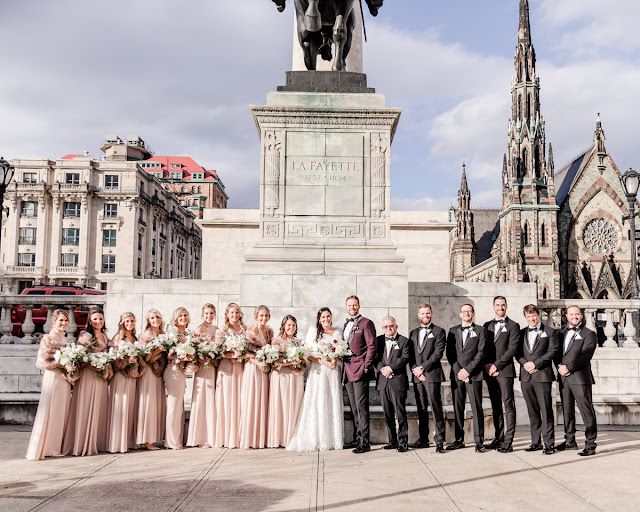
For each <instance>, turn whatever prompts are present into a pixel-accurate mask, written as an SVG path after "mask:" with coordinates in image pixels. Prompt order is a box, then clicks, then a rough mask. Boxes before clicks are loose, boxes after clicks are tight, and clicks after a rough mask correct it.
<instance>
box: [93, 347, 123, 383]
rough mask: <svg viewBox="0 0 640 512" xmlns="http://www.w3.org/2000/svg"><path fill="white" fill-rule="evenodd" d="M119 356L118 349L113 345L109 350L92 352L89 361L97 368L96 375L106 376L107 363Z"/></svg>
mask: <svg viewBox="0 0 640 512" xmlns="http://www.w3.org/2000/svg"><path fill="white" fill-rule="evenodd" d="M116 357H117V352H116V350H115V349H114V348H113V347H111V348H110V349H109V351H108V352H91V353H89V354H88V355H87V359H88V361H87V362H88V363H89V365H91V366H92V367H93V368H95V369H96V370H97V371H96V375H98V376H99V377H106V375H107V365H108V364H111V363H112V362H113V360H114V359H116Z"/></svg>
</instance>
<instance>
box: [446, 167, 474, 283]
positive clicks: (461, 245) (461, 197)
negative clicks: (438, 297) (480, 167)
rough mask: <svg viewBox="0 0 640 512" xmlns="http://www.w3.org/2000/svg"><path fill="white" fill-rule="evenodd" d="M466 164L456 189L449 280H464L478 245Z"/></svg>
mask: <svg viewBox="0 0 640 512" xmlns="http://www.w3.org/2000/svg"><path fill="white" fill-rule="evenodd" d="M466 167H467V166H466V164H464V163H463V164H462V179H461V180H460V190H458V211H457V212H456V230H455V236H454V238H453V244H452V246H451V256H452V258H451V280H452V281H454V282H460V281H464V280H465V275H464V272H465V270H467V269H469V268H471V267H473V266H474V265H475V264H476V252H477V250H478V246H477V245H476V242H475V230H474V226H473V212H472V211H471V191H470V190H469V185H468V183H467V169H466Z"/></svg>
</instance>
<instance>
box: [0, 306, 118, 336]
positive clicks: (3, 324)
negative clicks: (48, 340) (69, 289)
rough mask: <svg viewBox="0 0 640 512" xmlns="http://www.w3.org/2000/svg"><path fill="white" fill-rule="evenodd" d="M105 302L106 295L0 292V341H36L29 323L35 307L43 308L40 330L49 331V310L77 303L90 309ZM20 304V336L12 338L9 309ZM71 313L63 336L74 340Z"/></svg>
mask: <svg viewBox="0 0 640 512" xmlns="http://www.w3.org/2000/svg"><path fill="white" fill-rule="evenodd" d="M106 302H107V297H106V295H0V308H1V309H2V314H1V316H0V331H1V332H2V337H1V338H0V344H12V343H19V344H23V345H31V344H35V343H36V342H37V339H36V337H35V336H34V333H35V328H36V326H35V324H34V323H33V309H34V307H35V306H37V307H40V305H42V306H44V307H45V308H46V309H47V318H46V321H45V323H44V326H43V331H44V332H49V331H50V330H51V313H53V311H54V310H55V309H56V308H63V309H67V310H69V311H70V312H73V311H75V309H76V308H77V307H78V306H85V307H87V308H91V307H92V306H99V307H101V308H104V305H105V304H106ZM18 305H20V306H22V307H23V308H24V310H25V317H24V320H23V322H22V337H21V338H16V337H14V336H12V331H13V320H12V318H11V312H12V311H13V309H14V308H15V307H16V306H18ZM77 330H78V326H77V324H76V319H75V315H73V314H71V315H69V327H68V328H67V337H68V338H69V339H70V340H72V341H75V339H76V338H75V335H76V331H77Z"/></svg>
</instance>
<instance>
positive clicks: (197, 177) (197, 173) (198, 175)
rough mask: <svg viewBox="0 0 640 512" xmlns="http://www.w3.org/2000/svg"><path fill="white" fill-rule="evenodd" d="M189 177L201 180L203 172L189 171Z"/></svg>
mask: <svg viewBox="0 0 640 512" xmlns="http://www.w3.org/2000/svg"><path fill="white" fill-rule="evenodd" d="M191 179H192V180H203V179H204V173H203V172H192V173H191Z"/></svg>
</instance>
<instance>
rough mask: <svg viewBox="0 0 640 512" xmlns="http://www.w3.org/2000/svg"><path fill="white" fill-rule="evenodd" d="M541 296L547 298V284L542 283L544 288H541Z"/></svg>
mask: <svg viewBox="0 0 640 512" xmlns="http://www.w3.org/2000/svg"><path fill="white" fill-rule="evenodd" d="M542 298H543V299H548V298H549V288H547V285H546V284H545V285H544V289H543V290H542Z"/></svg>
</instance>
